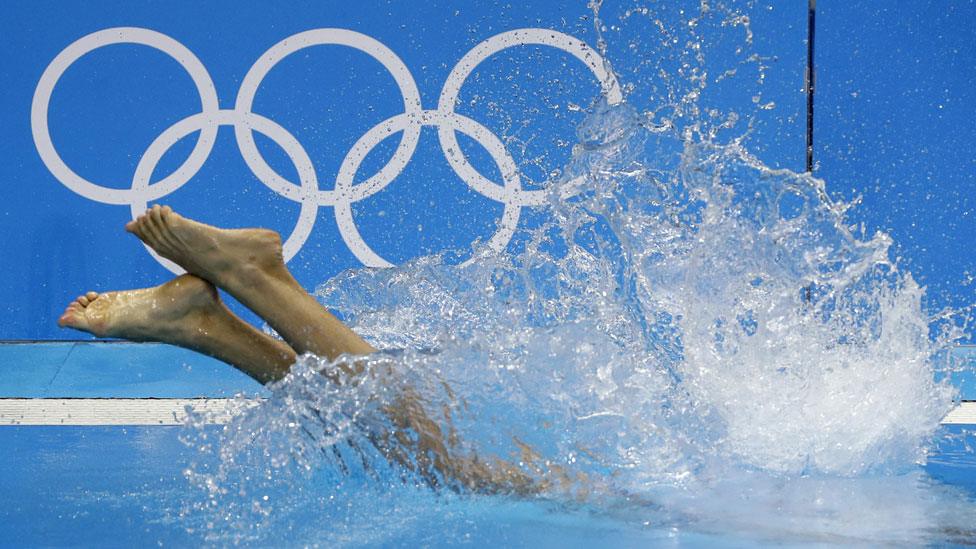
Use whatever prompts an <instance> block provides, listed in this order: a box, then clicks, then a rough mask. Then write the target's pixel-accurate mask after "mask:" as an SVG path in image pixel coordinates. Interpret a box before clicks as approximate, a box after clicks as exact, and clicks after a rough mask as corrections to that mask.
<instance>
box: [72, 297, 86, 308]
mask: <svg viewBox="0 0 976 549" xmlns="http://www.w3.org/2000/svg"><path fill="white" fill-rule="evenodd" d="M75 303H78V304H80V305H81V306H82V307H87V306H88V298H87V297H86V296H83V295H80V296H78V298H77V299H75Z"/></svg>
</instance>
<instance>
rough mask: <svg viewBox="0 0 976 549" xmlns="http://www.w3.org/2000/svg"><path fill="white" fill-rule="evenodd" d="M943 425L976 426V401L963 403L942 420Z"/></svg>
mask: <svg viewBox="0 0 976 549" xmlns="http://www.w3.org/2000/svg"><path fill="white" fill-rule="evenodd" d="M942 424H943V425H976V401H971V402H963V403H962V404H960V405H959V406H957V407H956V408H955V409H954V410H952V411H951V412H949V414H948V415H946V417H945V418H944V419H943V420H942Z"/></svg>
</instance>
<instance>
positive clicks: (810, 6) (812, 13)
mask: <svg viewBox="0 0 976 549" xmlns="http://www.w3.org/2000/svg"><path fill="white" fill-rule="evenodd" d="M816 22H817V0H809V2H808V3H807V77H806V84H807V173H809V174H812V173H813V90H814V88H815V84H816V76H815V73H814V72H813V38H814V31H815V30H816ZM803 301H805V302H806V303H811V302H812V301H813V284H809V285H808V286H807V287H806V288H804V289H803Z"/></svg>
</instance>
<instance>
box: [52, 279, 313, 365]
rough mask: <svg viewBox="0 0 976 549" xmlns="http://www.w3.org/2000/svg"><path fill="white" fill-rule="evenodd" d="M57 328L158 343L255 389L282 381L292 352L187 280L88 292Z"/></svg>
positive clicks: (205, 287)
mask: <svg viewBox="0 0 976 549" xmlns="http://www.w3.org/2000/svg"><path fill="white" fill-rule="evenodd" d="M58 324H59V325H60V326H62V327H66V328H74V329H76V330H81V331H84V332H89V333H91V334H94V335H96V336H98V337H116V338H122V339H128V340H131V341H159V342H162V343H169V344H171V345H177V346H179V347H184V348H187V349H191V350H194V351H197V352H200V353H203V354H206V355H209V356H212V357H214V358H217V359H219V360H222V361H224V362H227V363H229V364H231V365H232V366H234V367H236V368H238V369H239V370H241V371H243V372H244V373H246V374H248V375H250V376H251V377H253V378H254V379H256V380H258V381H260V382H261V383H267V382H269V381H274V380H276V379H280V378H282V377H284V375H285V374H287V373H288V369H289V368H290V367H291V365H292V364H293V363H294V362H295V351H293V350H292V349H291V348H290V347H289V346H288V345H286V344H285V343H284V342H281V341H278V340H277V339H274V338H273V337H271V336H269V335H267V334H264V333H262V332H260V331H258V330H257V329H255V328H254V327H253V326H251V325H250V324H248V323H246V322H244V321H243V320H241V319H240V318H238V317H237V316H235V315H234V314H233V313H232V312H231V311H230V310H229V309H227V307H226V306H224V304H223V303H222V302H221V301H220V298H219V296H218V295H217V290H216V289H215V288H214V287H213V285H212V284H210V283H209V282H207V281H205V280H201V279H200V278H197V277H196V276H193V275H183V276H180V277H177V278H175V279H173V280H171V281H169V282H167V283H166V284H163V285H162V286H156V287H155V288H145V289H141V290H129V291H122V292H106V293H97V292H88V293H86V294H85V295H82V296H79V297H78V298H77V299H75V300H74V301H72V302H71V303H70V304H69V305H68V307H67V308H66V309H65V311H64V314H62V315H61V318H60V319H58Z"/></svg>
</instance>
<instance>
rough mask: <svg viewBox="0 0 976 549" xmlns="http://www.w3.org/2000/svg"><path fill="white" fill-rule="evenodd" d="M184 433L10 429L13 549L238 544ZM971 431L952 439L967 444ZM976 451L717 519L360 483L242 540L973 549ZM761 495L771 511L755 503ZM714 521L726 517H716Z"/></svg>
mask: <svg viewBox="0 0 976 549" xmlns="http://www.w3.org/2000/svg"><path fill="white" fill-rule="evenodd" d="M180 430H181V428H180V427H127V428H122V427H13V428H11V427H5V428H3V429H0V458H2V459H3V462H4V463H5V464H7V465H6V466H5V468H4V470H3V472H2V474H0V490H2V491H3V494H4V502H5V503H4V506H3V508H2V509H0V524H2V527H0V532H2V535H3V540H4V545H5V546H11V547H18V546H19V547H27V546H38V545H46V546H69V545H70V546H99V547H132V546H145V545H149V544H156V543H158V544H160V545H162V546H198V545H200V544H203V543H206V542H208V541H209V542H211V543H218V544H224V543H229V542H233V541H234V540H235V537H234V536H233V535H232V534H231V532H228V531H222V529H221V527H220V525H207V524H199V523H198V520H199V519H198V518H194V517H192V516H187V515H185V514H183V513H185V507H186V505H187V501H186V498H188V497H190V498H192V495H188V493H189V492H188V490H189V486H188V483H187V480H186V479H185V478H184V469H185V468H186V467H187V466H188V465H189V464H190V463H191V462H192V461H193V459H194V451H193V450H192V449H191V448H189V447H187V446H186V445H185V444H183V443H182V442H180V436H179V433H180ZM960 430H961V429H952V430H949V431H950V432H952V433H955V434H958V433H959V432H960ZM967 443H968V444H969V445H970V449H969V450H968V451H967V450H966V449H965V447H964V445H965V444H967ZM973 444H976V438H974V436H973V435H972V434H969V435H968V436H967V437H961V438H958V439H956V440H955V442H951V443H948V444H947V445H946V447H944V448H941V449H940V453H938V454H936V455H934V456H933V457H932V459H931V461H930V463H929V465H927V466H926V467H924V468H923V469H922V470H923V471H925V474H918V473H910V474H908V475H906V476H905V477H900V478H899V477H896V478H890V477H888V478H885V477H883V478H875V479H853V480H852V479H833V480H817V479H816V478H807V479H778V480H777V481H776V482H774V483H773V484H772V485H767V486H762V485H760V484H758V483H755V481H754V480H753V481H751V482H750V484H749V486H748V487H746V486H741V485H740V486H738V487H737V488H743V489H744V492H743V493H742V494H739V495H738V496H736V497H735V498H734V499H733V501H729V500H727V499H726V500H720V501H721V504H722V505H729V504H737V505H739V506H741V507H740V512H739V513H729V512H728V509H727V508H726V509H724V510H723V509H718V510H717V509H714V508H713V507H714V506H715V505H717V504H718V503H719V502H717V501H716V502H711V504H709V502H697V503H691V502H684V503H685V504H686V507H685V508H684V512H683V513H679V512H678V511H677V509H679V507H676V508H674V509H663V508H661V507H660V506H658V505H655V504H653V503H644V502H635V501H627V500H625V499H624V500H620V501H616V502H612V503H607V504H603V505H599V504H589V505H587V504H576V503H573V502H558V501H547V500H545V499H528V500H519V499H511V498H504V497H486V496H475V495H469V496H458V495H453V494H438V495H435V494H432V493H430V492H429V491H426V490H425V489H416V490H413V491H411V490H405V489H399V490H396V489H394V490H378V489H375V488H373V489H369V488H363V487H360V488H359V489H354V490H348V491H347V492H346V493H345V494H344V495H343V497H344V498H346V502H344V504H343V505H339V506H335V507H330V506H328V505H316V504H315V503H314V501H313V502H311V504H312V507H311V508H309V509H306V510H304V511H303V512H298V511H296V510H291V511H290V513H289V514H290V515H292V516H290V517H288V519H286V520H283V521H282V522H280V523H276V524H274V525H273V526H272V527H269V528H268V529H267V530H266V531H250V532H248V535H247V536H246V537H243V538H242V539H240V540H239V541H250V542H252V543H257V544H260V545H279V546H281V545H285V546H301V545H316V544H318V545H321V546H363V545H389V546H401V547H411V546H418V545H431V546H452V545H466V544H474V545H475V546H486V547H487V546H491V547H494V546H500V545H504V546H532V547H592V546H594V545H601V544H603V545H608V546H635V545H644V546H646V545H649V544H653V545H657V544H669V545H680V546H715V545H716V544H721V545H723V546H730V545H734V546H749V545H763V544H769V543H787V544H793V543H827V544H834V543H853V544H859V545H877V544H881V543H893V544H906V545H917V544H926V543H931V544H936V545H942V544H944V543H957V544H960V545H968V544H972V543H973V542H974V541H976V532H974V531H973V528H972V525H973V523H972V516H974V515H973V514H972V513H973V505H974V504H973V501H974V500H976V460H974V458H973V452H972V450H971V447H972V445H973ZM926 475H929V476H926ZM791 483H794V484H793V485H792V486H791ZM941 483H945V484H941ZM763 490H767V492H766V493H762V492H763ZM831 498H835V499H833V500H831ZM676 499H680V497H679V498H676ZM760 499H762V500H764V501H761V502H757V500H760ZM814 499H819V500H820V501H813V500H814ZM838 500H842V501H838ZM351 506H356V507H359V506H363V507H362V508H358V509H352V508H350V507H351ZM326 510H327V511H326ZM323 511H326V512H323ZM712 512H715V515H714V516H712V517H709V516H708V515H709V513H712ZM794 512H796V514H794ZM953 515H955V516H953ZM960 520H962V522H960ZM966 521H968V522H966ZM967 524H968V525H969V528H967V527H966V525H967ZM839 532H845V533H839ZM215 533H220V535H215Z"/></svg>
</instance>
